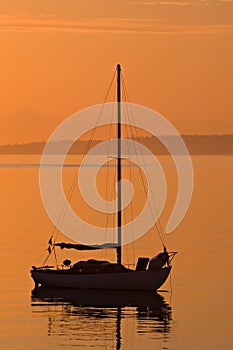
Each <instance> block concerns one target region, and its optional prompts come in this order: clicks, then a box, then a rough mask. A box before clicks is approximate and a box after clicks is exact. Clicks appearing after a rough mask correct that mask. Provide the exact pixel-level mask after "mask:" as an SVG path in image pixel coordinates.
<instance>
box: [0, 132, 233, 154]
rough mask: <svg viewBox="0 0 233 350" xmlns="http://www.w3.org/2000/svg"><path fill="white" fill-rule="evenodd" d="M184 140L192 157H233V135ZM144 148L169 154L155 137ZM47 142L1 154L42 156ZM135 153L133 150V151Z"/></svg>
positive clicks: (81, 144) (80, 150) (79, 150)
mask: <svg viewBox="0 0 233 350" xmlns="http://www.w3.org/2000/svg"><path fill="white" fill-rule="evenodd" d="M175 137H176V136H163V139H164V143H165V144H166V141H167V140H168V139H170V140H171V138H175ZM182 137H183V140H184V142H185V144H186V146H187V148H188V150H189V153H190V154H192V155H233V135H183V136H182ZM137 141H139V142H141V143H142V144H143V145H144V146H146V147H147V148H149V149H150V150H151V151H152V152H153V153H154V154H158V155H163V154H168V151H167V149H166V148H165V146H163V144H162V143H161V142H160V141H159V140H158V139H156V138H155V137H141V138H140V139H139V140H137ZM99 142H101V141H98V140H93V141H92V142H91V143H90V141H77V142H75V143H74V144H73V146H72V147H71V149H70V152H69V154H86V153H87V151H88V150H89V149H90V147H91V148H92V147H94V146H95V145H97V144H98V143H99ZM64 143H67V141H59V142H56V143H54V147H53V150H52V152H51V154H60V153H62V148H63V147H62V146H64ZM45 144H46V142H33V143H22V144H15V145H2V146H0V153H1V154H41V153H42V152H43V149H44V147H45ZM132 152H133V150H132Z"/></svg>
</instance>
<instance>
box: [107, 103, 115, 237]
mask: <svg viewBox="0 0 233 350" xmlns="http://www.w3.org/2000/svg"><path fill="white" fill-rule="evenodd" d="M113 111H114V105H113V108H112V113H111V123H110V132H109V136H108V148H107V156H108V155H109V149H110V139H111V136H112V128H113V117H114V113H113ZM109 162H110V161H108V160H107V174H106V176H107V179H106V222H105V228H106V229H105V240H106V238H107V237H106V233H107V228H108V225H109V215H108V214H107V213H108V210H109V200H108V197H109V192H108V178H109Z"/></svg>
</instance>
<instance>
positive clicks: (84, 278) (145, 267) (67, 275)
mask: <svg viewBox="0 0 233 350" xmlns="http://www.w3.org/2000/svg"><path fill="white" fill-rule="evenodd" d="M116 71H117V108H118V110H117V142H118V145H117V146H118V147H117V157H116V158H117V159H116V162H117V191H118V194H119V195H118V202H117V237H118V243H117V244H115V245H111V244H110V245H109V247H108V246H107V245H106V244H104V245H101V244H100V245H94V246H88V245H84V244H78V243H77V244H73V243H65V242H60V243H56V242H55V241H53V240H52V237H51V238H50V240H49V249H48V251H49V254H50V253H51V252H52V251H55V249H56V247H60V248H61V249H75V250H80V251H83V250H98V249H103V248H105V249H106V248H113V249H116V255H117V262H116V263H111V262H109V261H105V260H94V259H89V260H87V261H78V262H76V263H75V264H73V265H71V261H70V260H68V259H66V260H64V261H63V265H62V268H59V266H55V267H54V266H48V265H43V266H39V267H37V266H32V269H31V271H30V272H31V276H32V278H33V280H34V282H35V288H38V287H39V286H42V287H52V288H77V289H99V290H128V291H130V290H133V291H136V290H137V291H140V290H141V291H156V290H157V289H159V288H160V287H161V286H162V285H163V284H164V282H165V281H166V280H167V278H168V276H169V274H170V271H171V268H172V266H171V261H172V259H173V257H174V256H175V254H176V252H168V250H167V248H166V246H165V243H164V244H163V251H162V252H160V253H159V254H157V255H156V256H154V257H152V258H151V259H150V258H148V257H139V258H138V261H137V264H136V268H135V269H131V268H128V267H126V266H124V265H123V264H122V244H121V242H122V200H121V198H122V187H121V180H122V155H121V140H122V123H121V66H120V65H119V64H118V65H117V68H116Z"/></svg>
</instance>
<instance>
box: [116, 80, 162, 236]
mask: <svg viewBox="0 0 233 350" xmlns="http://www.w3.org/2000/svg"><path fill="white" fill-rule="evenodd" d="M122 79H124V77H123V78H122ZM123 84H124V88H125V91H126V99H127V100H128V101H129V97H128V92H127V88H126V84H125V82H124V80H123ZM129 109H130V112H131V115H132V119H133V113H132V111H131V108H130V106H129ZM135 131H136V134H137V136H138V133H137V129H136V128H135ZM138 138H139V136H138ZM139 144H140V147H141V143H139ZM142 159H143V161H144V158H143V157H142ZM144 166H145V170H146V173H147V168H146V164H145V162H144ZM152 200H153V204H154V208H155V211H156V214H157V217H158V211H157V206H156V203H155V199H154V197H152ZM157 221H158V225H159V227H160V231H161V234H163V227H162V225H161V221H160V218H159V217H158V220H157ZM163 239H164V242H165V238H164V237H163Z"/></svg>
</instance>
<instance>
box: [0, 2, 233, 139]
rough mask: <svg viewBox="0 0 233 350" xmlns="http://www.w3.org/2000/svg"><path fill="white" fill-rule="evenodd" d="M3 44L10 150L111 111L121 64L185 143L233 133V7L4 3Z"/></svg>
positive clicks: (5, 131)
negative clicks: (89, 110) (79, 114)
mask: <svg viewBox="0 0 233 350" xmlns="http://www.w3.org/2000/svg"><path fill="white" fill-rule="evenodd" d="M97 3H98V5H97ZM0 42H1V55H0V67H1V104H0V122H1V129H0V144H6V143H18V142H31V141H40V140H46V139H48V137H49V135H50V133H51V132H52V131H53V129H54V128H55V127H56V126H57V125H58V124H59V123H60V122H61V121H63V120H64V119H66V118H67V117H68V116H70V115H71V114H73V113H75V112H76V111H78V110H80V109H82V108H85V107H89V106H91V105H94V104H98V103H102V102H103V100H104V96H105V93H106V89H107V87H108V85H109V82H110V80H111V77H112V74H113V72H114V70H115V65H116V63H121V64H122V67H123V75H124V78H125V80H126V83H127V88H128V92H129V97H130V102H133V103H138V104H142V105H145V106H148V107H150V108H153V109H155V110H157V111H158V112H160V113H161V114H163V115H164V116H165V117H167V118H168V119H169V120H170V121H171V122H172V123H173V124H174V126H175V127H176V128H177V129H178V131H179V132H180V133H182V134H197V133H198V134H210V133H214V134H221V133H232V132H233V118H232V115H233V103H232V91H233V65H232V62H233V1H230V0H209V1H204V0H202V1H201V0H184V1H179V0H178V1H162V0H161V1H155V0H151V1H150V0H144V1H143V0H138V1H136V0H120V1H117V2H116V1H109V0H100V1H98V2H97V1H96V0H92V1H88V2H87V1H84V0H79V1H77V0H70V1H69V2H67V1H65V0H61V1H56V2H55V1H51V0H46V1H39V2H32V1H30V0H25V1H23V2H22V1H18V0H12V1H11V2H10V3H9V1H6V0H3V1H1V4H0Z"/></svg>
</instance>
